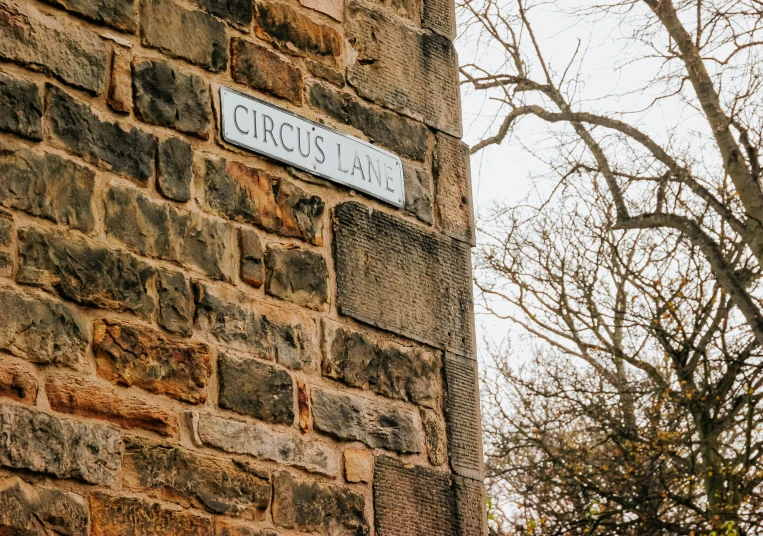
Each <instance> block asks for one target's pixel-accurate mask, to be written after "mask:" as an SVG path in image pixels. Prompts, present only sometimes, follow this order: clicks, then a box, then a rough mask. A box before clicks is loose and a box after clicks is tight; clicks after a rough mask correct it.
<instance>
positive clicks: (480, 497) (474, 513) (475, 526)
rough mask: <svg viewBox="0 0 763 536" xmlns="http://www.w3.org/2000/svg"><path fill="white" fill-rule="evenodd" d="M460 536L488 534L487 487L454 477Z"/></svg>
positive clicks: (476, 482) (474, 481)
mask: <svg viewBox="0 0 763 536" xmlns="http://www.w3.org/2000/svg"><path fill="white" fill-rule="evenodd" d="M453 491H454V496H455V504H456V520H457V521H458V529H459V535H462V536H484V534H485V533H486V532H487V516H486V511H485V502H486V500H485V486H484V485H483V484H482V482H478V481H476V480H471V479H469V478H463V477H460V476H455V477H453Z"/></svg>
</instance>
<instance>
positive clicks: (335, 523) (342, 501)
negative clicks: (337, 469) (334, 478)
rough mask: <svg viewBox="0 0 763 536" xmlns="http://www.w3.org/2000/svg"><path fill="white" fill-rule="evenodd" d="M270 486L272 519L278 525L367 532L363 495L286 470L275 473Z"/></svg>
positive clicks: (337, 534) (353, 535) (330, 534)
mask: <svg viewBox="0 0 763 536" xmlns="http://www.w3.org/2000/svg"><path fill="white" fill-rule="evenodd" d="M273 488H274V490H273V521H274V522H275V524H276V525H277V526H279V527H284V528H288V529H298V530H301V531H306V532H319V533H320V534H325V535H327V536H362V535H364V534H368V532H369V528H368V523H367V521H366V516H365V503H366V501H365V499H364V498H363V496H362V495H359V494H357V493H355V492H353V491H350V490H347V489H344V488H340V487H337V486H328V485H325V484H319V483H318V482H314V481H311V480H302V479H297V478H294V477H293V476H292V475H291V473H288V472H286V471H281V472H279V473H278V474H277V475H275V477H274V479H273Z"/></svg>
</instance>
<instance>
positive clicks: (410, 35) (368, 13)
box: [345, 1, 461, 137]
mask: <svg viewBox="0 0 763 536" xmlns="http://www.w3.org/2000/svg"><path fill="white" fill-rule="evenodd" d="M346 13H347V22H346V23H345V27H346V32H347V35H346V37H347V39H348V40H349V41H350V42H354V43H355V45H354V47H355V49H356V51H357V53H358V56H357V61H356V63H355V64H354V65H352V66H350V67H349V68H348V70H347V80H348V82H349V83H350V84H351V85H352V86H354V87H355V88H356V89H357V90H358V94H359V95H360V96H361V97H364V98H367V99H370V100H372V101H374V102H376V103H378V104H381V105H383V106H386V107H388V108H391V109H392V110H396V111H398V112H400V113H402V114H405V115H407V116H409V117H413V118H414V119H416V120H419V121H423V122H425V123H426V124H427V125H430V126H432V127H434V128H436V129H438V130H442V131H443V132H447V133H448V134H451V135H452V136H457V137H460V136H461V97H460V95H459V91H458V70H457V68H458V60H457V58H456V52H455V49H454V48H453V43H451V42H450V40H448V39H446V38H444V37H442V36H440V35H437V34H431V33H428V32H421V31H417V30H415V29H414V28H411V27H410V26H408V25H407V24H404V23H403V22H401V21H399V20H396V19H395V18H394V17H392V16H390V15H386V14H384V13H382V12H381V11H377V10H375V9H369V8H366V7H364V6H363V5H361V4H360V3H358V2H356V1H351V2H349V3H348V4H347V10H346ZM369 35H374V36H375V39H369V38H368V36H369Z"/></svg>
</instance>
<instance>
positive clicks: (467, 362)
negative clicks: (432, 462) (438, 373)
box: [445, 352, 483, 480]
mask: <svg viewBox="0 0 763 536" xmlns="http://www.w3.org/2000/svg"><path fill="white" fill-rule="evenodd" d="M445 379H446V382H447V386H448V396H447V399H446V404H445V410H446V418H447V423H448V443H449V447H450V448H449V450H450V464H451V466H452V467H453V472H455V473H456V474H458V475H461V476H465V477H468V478H472V479H475V480H482V478H483V467H482V425H481V422H480V399H479V375H478V373H477V361H475V360H474V359H469V358H466V357H461V356H458V355H455V354H451V353H450V352H448V353H446V354H445Z"/></svg>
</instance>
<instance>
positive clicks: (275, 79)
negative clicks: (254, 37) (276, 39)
mask: <svg viewBox="0 0 763 536" xmlns="http://www.w3.org/2000/svg"><path fill="white" fill-rule="evenodd" d="M231 74H232V76H233V79H234V80H235V81H236V82H238V83H239V84H244V85H247V86H249V87H251V88H254V89H257V90H260V91H265V92H267V93H270V94H271V95H275V96H276V97H281V98H282V99H286V100H289V101H291V102H293V103H294V104H297V105H301V104H302V92H303V90H304V84H303V83H302V73H301V72H300V70H299V69H297V68H296V67H295V66H294V65H293V64H292V63H291V62H290V61H289V60H287V59H286V58H282V57H281V56H279V55H278V54H276V53H275V52H273V51H271V50H269V49H267V48H265V47H263V46H260V45H257V44H255V43H252V42H251V41H247V40H245V39H239V38H233V40H232V41H231Z"/></svg>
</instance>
